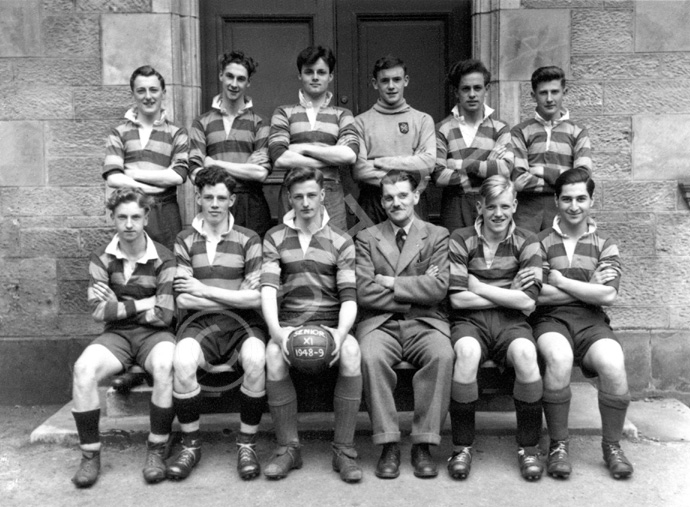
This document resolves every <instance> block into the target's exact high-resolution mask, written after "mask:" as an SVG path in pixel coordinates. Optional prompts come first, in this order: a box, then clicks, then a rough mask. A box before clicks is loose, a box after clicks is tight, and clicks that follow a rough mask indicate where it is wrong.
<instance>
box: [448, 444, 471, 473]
mask: <svg viewBox="0 0 690 507" xmlns="http://www.w3.org/2000/svg"><path fill="white" fill-rule="evenodd" d="M470 470H472V448H471V447H463V448H462V450H461V451H460V452H456V453H453V455H452V456H451V457H450V458H448V473H449V474H450V476H451V477H452V478H453V479H456V480H464V479H467V476H468V475H470Z"/></svg>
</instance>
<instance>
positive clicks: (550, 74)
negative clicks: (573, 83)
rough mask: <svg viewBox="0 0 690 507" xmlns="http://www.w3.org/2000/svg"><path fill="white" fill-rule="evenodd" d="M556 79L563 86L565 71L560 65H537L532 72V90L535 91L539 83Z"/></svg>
mask: <svg viewBox="0 0 690 507" xmlns="http://www.w3.org/2000/svg"><path fill="white" fill-rule="evenodd" d="M556 79H558V80H559V81H560V82H561V86H562V87H563V88H565V72H563V69H561V68H560V67H556V66H555V65H550V66H548V67H539V68H538V69H537V70H535V71H534V72H533V73H532V91H537V85H539V83H548V82H549V81H555V80H556Z"/></svg>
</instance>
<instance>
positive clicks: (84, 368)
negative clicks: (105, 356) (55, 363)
mask: <svg viewBox="0 0 690 507" xmlns="http://www.w3.org/2000/svg"><path fill="white" fill-rule="evenodd" d="M72 382H73V384H74V385H75V386H83V385H88V384H92V383H95V382H96V368H95V365H94V364H93V362H92V361H88V360H86V359H85V358H84V356H81V357H80V358H79V359H77V362H76V363H74V371H73V373H72Z"/></svg>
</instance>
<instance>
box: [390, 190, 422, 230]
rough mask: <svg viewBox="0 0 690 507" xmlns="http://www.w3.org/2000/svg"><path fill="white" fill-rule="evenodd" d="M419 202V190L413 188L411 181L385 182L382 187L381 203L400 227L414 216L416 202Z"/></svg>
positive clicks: (392, 220)
mask: <svg viewBox="0 0 690 507" xmlns="http://www.w3.org/2000/svg"><path fill="white" fill-rule="evenodd" d="M418 202H419V192H418V191H417V190H412V185H410V182H409V181H398V182H397V183H385V184H384V185H383V186H382V187H381V205H382V206H383V209H384V210H385V212H386V215H388V218H390V221H391V222H393V223H394V224H395V225H397V226H398V227H405V226H406V225H407V224H408V223H410V220H412V217H413V216H414V207H415V204H417V203H418Z"/></svg>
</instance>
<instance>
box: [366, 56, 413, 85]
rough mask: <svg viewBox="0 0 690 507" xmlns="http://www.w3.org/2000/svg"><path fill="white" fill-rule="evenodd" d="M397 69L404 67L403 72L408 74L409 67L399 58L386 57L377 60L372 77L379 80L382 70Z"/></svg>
mask: <svg viewBox="0 0 690 507" xmlns="http://www.w3.org/2000/svg"><path fill="white" fill-rule="evenodd" d="M395 67H402V68H403V72H404V73H405V74H407V65H405V62H403V61H402V60H401V59H400V58H398V57H397V56H393V55H386V56H384V57H382V58H379V59H378V60H376V63H375V64H374V70H373V72H372V75H373V76H374V79H377V78H378V75H379V72H381V71H382V70H387V69H394V68H395Z"/></svg>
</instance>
